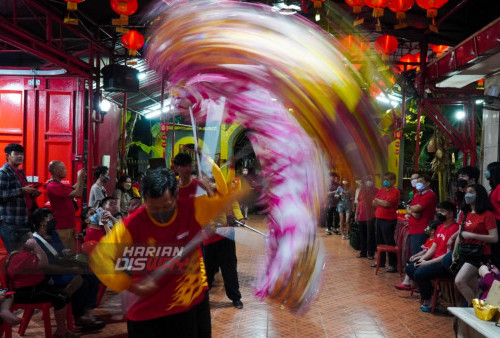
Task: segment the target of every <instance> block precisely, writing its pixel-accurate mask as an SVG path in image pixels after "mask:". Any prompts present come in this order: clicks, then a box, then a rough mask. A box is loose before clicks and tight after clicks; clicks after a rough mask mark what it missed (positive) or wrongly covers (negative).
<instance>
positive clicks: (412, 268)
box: [406, 201, 458, 312]
mask: <svg viewBox="0 0 500 338" xmlns="http://www.w3.org/2000/svg"><path fill="white" fill-rule="evenodd" d="M456 212H457V210H456V208H455V205H454V204H453V203H451V202H449V201H444V202H441V203H439V204H438V205H437V206H436V217H437V219H438V220H439V221H441V222H442V224H441V225H440V226H438V228H437V229H436V233H435V234H434V243H433V244H432V246H431V248H430V249H429V250H427V252H426V253H425V254H424V255H422V256H421V257H420V258H419V259H418V260H417V261H414V262H411V263H410V264H408V265H407V266H406V274H407V275H408V276H409V277H410V279H412V280H413V281H415V283H417V285H418V288H419V289H420V299H421V300H422V305H421V306H420V310H422V311H424V312H431V301H432V299H431V298H432V280H433V279H434V278H439V277H446V276H451V274H450V271H449V270H448V268H447V266H446V264H443V262H442V261H443V260H444V259H445V256H446V253H447V252H448V251H449V248H448V245H447V243H448V240H449V238H450V237H451V236H453V235H454V234H455V233H456V232H457V231H458V224H457V223H455V217H456Z"/></svg>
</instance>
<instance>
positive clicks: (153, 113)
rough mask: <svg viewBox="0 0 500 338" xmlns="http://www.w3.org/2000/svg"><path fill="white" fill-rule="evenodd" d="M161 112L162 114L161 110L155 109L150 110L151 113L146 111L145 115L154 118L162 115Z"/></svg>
mask: <svg viewBox="0 0 500 338" xmlns="http://www.w3.org/2000/svg"><path fill="white" fill-rule="evenodd" d="M160 114H161V111H160V110H153V111H150V112H149V113H146V114H145V115H144V117H145V118H147V119H152V118H155V117H158V116H160Z"/></svg>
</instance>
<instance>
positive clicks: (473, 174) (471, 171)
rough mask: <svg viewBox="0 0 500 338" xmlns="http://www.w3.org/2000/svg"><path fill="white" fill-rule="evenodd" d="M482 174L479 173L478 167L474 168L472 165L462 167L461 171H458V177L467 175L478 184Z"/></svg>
mask: <svg viewBox="0 0 500 338" xmlns="http://www.w3.org/2000/svg"><path fill="white" fill-rule="evenodd" d="M480 174H481V172H480V171H479V169H478V168H477V167H473V166H471V165H467V166H465V167H462V168H460V169H458V171H457V176H458V175H467V176H468V177H469V179H471V178H473V179H474V180H475V181H476V183H477V181H479V175H480Z"/></svg>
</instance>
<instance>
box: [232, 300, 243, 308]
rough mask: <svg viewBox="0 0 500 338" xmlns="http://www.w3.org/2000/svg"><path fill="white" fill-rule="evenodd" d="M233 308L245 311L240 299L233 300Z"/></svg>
mask: <svg viewBox="0 0 500 338" xmlns="http://www.w3.org/2000/svg"><path fill="white" fill-rule="evenodd" d="M233 306H234V307H235V308H237V309H243V303H242V302H241V300H239V299H236V300H233Z"/></svg>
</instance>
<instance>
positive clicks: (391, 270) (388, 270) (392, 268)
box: [385, 266, 397, 273]
mask: <svg viewBox="0 0 500 338" xmlns="http://www.w3.org/2000/svg"><path fill="white" fill-rule="evenodd" d="M385 272H389V273H393V272H397V270H396V268H395V267H393V266H389V267H388V268H387V270H385Z"/></svg>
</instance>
